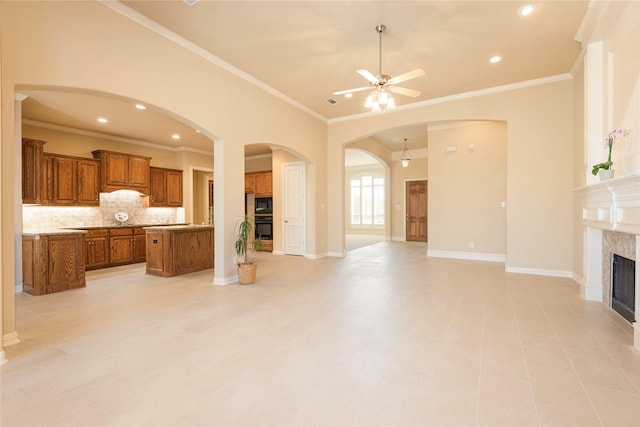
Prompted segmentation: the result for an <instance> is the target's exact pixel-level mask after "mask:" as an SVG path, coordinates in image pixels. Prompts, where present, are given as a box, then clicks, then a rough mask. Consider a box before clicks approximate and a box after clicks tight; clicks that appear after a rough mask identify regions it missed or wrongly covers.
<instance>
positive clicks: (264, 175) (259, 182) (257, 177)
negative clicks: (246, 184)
mask: <svg viewBox="0 0 640 427" xmlns="http://www.w3.org/2000/svg"><path fill="white" fill-rule="evenodd" d="M272 187H273V174H272V172H271V171H266V172H256V173H254V174H253V194H254V195H255V196H256V197H271V196H272V195H273V189H272Z"/></svg>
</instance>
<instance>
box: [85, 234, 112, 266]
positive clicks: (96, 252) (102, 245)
mask: <svg viewBox="0 0 640 427" xmlns="http://www.w3.org/2000/svg"><path fill="white" fill-rule="evenodd" d="M108 242H109V239H108V238H107V237H90V238H87V239H86V240H85V244H84V245H85V258H86V265H85V268H86V269H87V270H89V269H93V268H100V267H104V266H106V265H107V264H109V246H108Z"/></svg>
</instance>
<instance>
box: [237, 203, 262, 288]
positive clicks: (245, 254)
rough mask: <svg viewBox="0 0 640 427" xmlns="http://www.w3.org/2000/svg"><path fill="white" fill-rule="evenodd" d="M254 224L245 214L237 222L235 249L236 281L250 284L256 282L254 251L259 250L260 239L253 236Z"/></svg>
mask: <svg viewBox="0 0 640 427" xmlns="http://www.w3.org/2000/svg"><path fill="white" fill-rule="evenodd" d="M254 230H255V225H254V223H253V221H252V219H251V216H249V215H245V216H244V217H242V218H241V220H240V221H239V222H238V238H237V240H236V242H235V249H236V255H237V264H238V282H240V284H241V285H251V284H253V283H255V282H256V262H255V257H254V256H255V251H257V250H260V249H261V246H262V239H260V238H259V237H258V238H254Z"/></svg>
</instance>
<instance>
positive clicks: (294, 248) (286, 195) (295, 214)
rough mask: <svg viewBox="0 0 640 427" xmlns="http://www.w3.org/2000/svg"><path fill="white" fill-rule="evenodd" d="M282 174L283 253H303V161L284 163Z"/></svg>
mask: <svg viewBox="0 0 640 427" xmlns="http://www.w3.org/2000/svg"><path fill="white" fill-rule="evenodd" d="M282 176H283V185H284V188H283V192H282V193H283V197H282V199H283V202H284V203H283V204H284V206H283V209H282V219H283V221H284V224H283V227H282V229H283V230H284V233H283V234H284V235H283V237H284V253H285V255H304V236H305V226H304V192H305V181H304V163H290V164H286V165H284V166H283V173H282Z"/></svg>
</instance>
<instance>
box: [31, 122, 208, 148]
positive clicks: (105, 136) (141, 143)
mask: <svg viewBox="0 0 640 427" xmlns="http://www.w3.org/2000/svg"><path fill="white" fill-rule="evenodd" d="M22 123H23V124H25V125H29V126H35V127H39V128H43V129H51V130H57V131H60V132H67V133H73V134H75V135H82V136H89V137H92V138H100V139H107V140H110V141H116V142H124V143H126V144H132V145H139V146H142V147H149V148H155V149H156V150H164V151H171V152H174V153H178V152H191V153H197V154H204V155H206V156H212V155H213V143H212V144H211V151H207V150H200V149H198V148H192V147H187V146H184V145H181V146H179V147H169V146H167V145H161V144H155V143H153V142H147V141H141V140H139V139H133V138H125V137H122V136H114V135H109V134H106V133H100V132H93V131H90V130H84V129H77V128H72V127H68V126H62V125H56V124H53V123H46V122H40V121H37V120H31V119H22Z"/></svg>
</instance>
